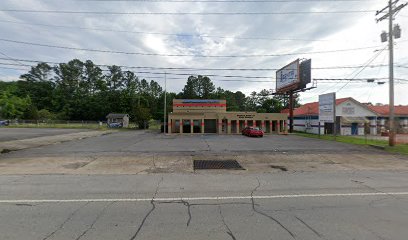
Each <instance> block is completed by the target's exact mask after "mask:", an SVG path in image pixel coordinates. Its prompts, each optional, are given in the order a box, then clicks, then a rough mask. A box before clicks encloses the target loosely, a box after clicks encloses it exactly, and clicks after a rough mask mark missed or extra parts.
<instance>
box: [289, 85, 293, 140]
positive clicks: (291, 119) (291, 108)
mask: <svg viewBox="0 0 408 240" xmlns="http://www.w3.org/2000/svg"><path fill="white" fill-rule="evenodd" d="M293 105H294V104H293V91H290V93H289V132H290V133H293V107H294V106H293Z"/></svg>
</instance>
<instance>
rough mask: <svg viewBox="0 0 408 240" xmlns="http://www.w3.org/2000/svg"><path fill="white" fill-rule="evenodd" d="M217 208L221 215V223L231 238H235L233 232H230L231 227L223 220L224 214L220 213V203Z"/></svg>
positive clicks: (234, 239)
mask: <svg viewBox="0 0 408 240" xmlns="http://www.w3.org/2000/svg"><path fill="white" fill-rule="evenodd" d="M218 210H219V213H220V216H221V220H222V223H223V224H224V226H225V227H226V228H227V234H228V235H230V237H231V238H232V240H236V238H235V236H234V234H233V233H232V231H231V229H230V228H229V226H228V224H227V223H226V222H225V219H224V215H223V214H222V210H221V206H220V205H218Z"/></svg>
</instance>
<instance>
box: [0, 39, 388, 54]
mask: <svg viewBox="0 0 408 240" xmlns="http://www.w3.org/2000/svg"><path fill="white" fill-rule="evenodd" d="M0 41H2V42H10V43H16V44H23V45H31V46H39V47H47V48H58V49H67V50H77V51H87V52H100V53H111V54H125V55H141V56H161V57H201V58H249V57H251V58H252V57H281V56H293V55H302V54H326V53H339V52H350V51H360V50H367V49H375V48H378V47H381V46H378V45H377V46H369V47H358V48H348V49H335V50H325V51H314V52H293V53H277V54H242V55H200V54H198V55H197V54H163V53H148V52H126V51H112V50H101V49H90V48H78V47H67V46H57V45H51V44H42V43H33V42H25V41H17V40H12V39H5V38H0Z"/></svg>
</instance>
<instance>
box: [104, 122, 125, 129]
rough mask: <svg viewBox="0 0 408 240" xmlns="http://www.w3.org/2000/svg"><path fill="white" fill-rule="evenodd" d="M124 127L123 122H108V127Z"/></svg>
mask: <svg viewBox="0 0 408 240" xmlns="http://www.w3.org/2000/svg"><path fill="white" fill-rule="evenodd" d="M121 127H123V125H122V123H118V122H112V123H108V128H121Z"/></svg>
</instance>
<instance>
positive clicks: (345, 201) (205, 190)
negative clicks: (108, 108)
mask: <svg viewBox="0 0 408 240" xmlns="http://www.w3.org/2000/svg"><path fill="white" fill-rule="evenodd" d="M406 176H407V173H406V172H397V171H382V172H379V171H358V172H353V173H350V172H337V173H325V172H313V173H312V172H311V173H305V172H304V173H300V172H297V173H287V172H281V173H275V174H270V173H263V174H246V175H236V174H213V173H206V174H198V175H197V174H175V173H173V174H149V175H77V176H75V178H73V177H72V176H71V175H27V176H25V177H24V178H21V177H16V176H12V175H11V176H4V175H3V176H0V215H1V216H2V217H1V218H0V232H1V233H2V237H1V239H39V240H50V239H81V240H87V239H124V240H132V239H306V240H307V239H339V240H340V239H341V240H343V239H406V236H407V235H408V229H407V228H406V227H405V226H406V223H407V222H408V181H407V177H406ZM361 183H363V184H364V185H362V184H361ZM367 186H368V187H367ZM395 192H399V193H403V192H406V194H405V195H398V196H395V195H392V194H388V193H395ZM339 193H360V194H363V195H361V196H360V195H350V196H348V195H338V196H337V195H336V194H339ZM365 193H383V194H382V195H378V196H376V195H364V194H365ZM308 194H309V195H308ZM310 194H312V195H310ZM313 194H315V195H313ZM325 194H334V195H325ZM239 196H241V198H238V197H239ZM262 196H272V197H269V198H262ZM274 196H276V197H274ZM46 199H48V200H52V199H54V200H58V201H55V202H41V201H38V200H46ZM11 200H13V201H11ZM23 200H31V201H23ZM373 202H374V203H373Z"/></svg>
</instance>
